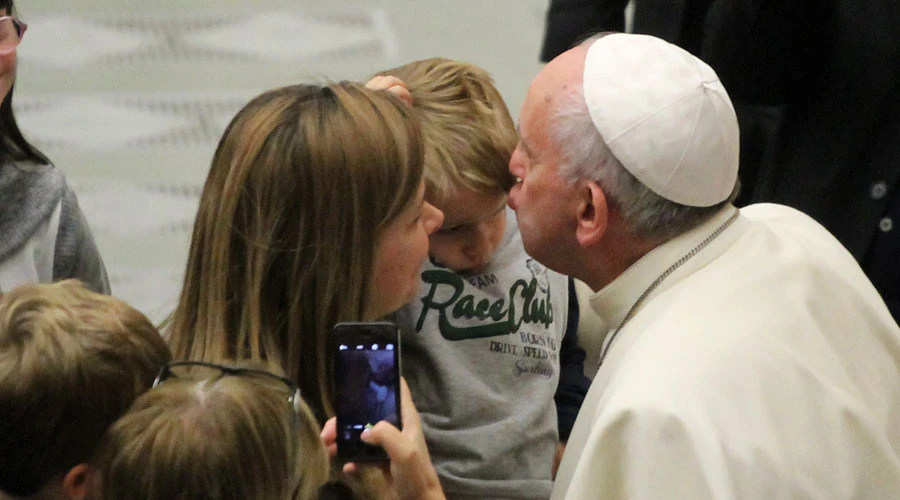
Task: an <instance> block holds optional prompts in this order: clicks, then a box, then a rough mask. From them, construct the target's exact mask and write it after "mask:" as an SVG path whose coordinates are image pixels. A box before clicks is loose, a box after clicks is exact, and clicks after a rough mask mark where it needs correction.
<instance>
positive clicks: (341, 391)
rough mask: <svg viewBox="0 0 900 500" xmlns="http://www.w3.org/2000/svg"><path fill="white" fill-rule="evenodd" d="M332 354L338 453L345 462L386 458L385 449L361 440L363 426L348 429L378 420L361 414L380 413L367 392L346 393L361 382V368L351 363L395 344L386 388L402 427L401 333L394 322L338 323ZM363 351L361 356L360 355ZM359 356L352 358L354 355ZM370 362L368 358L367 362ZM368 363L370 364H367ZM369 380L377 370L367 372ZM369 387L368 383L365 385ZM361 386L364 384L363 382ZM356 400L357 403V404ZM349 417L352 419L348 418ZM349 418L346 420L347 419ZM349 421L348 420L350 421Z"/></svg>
mask: <svg viewBox="0 0 900 500" xmlns="http://www.w3.org/2000/svg"><path fill="white" fill-rule="evenodd" d="M332 338H333V340H334V342H333V344H332V356H333V357H334V359H333V365H332V366H333V367H334V370H335V373H334V380H335V401H333V403H334V407H335V409H336V413H337V416H338V419H337V447H338V453H337V456H338V458H339V459H340V460H342V461H344V462H366V461H385V460H388V456H387V454H386V453H385V451H384V449H383V448H381V447H380V446H372V445H368V444H365V443H363V442H362V441H361V440H360V439H359V433H360V432H362V429H353V430H349V429H346V427H347V426H348V425H350V426H359V425H363V423H366V424H373V425H374V424H375V423H377V422H368V421H365V419H364V418H362V417H360V416H359V413H366V414H371V413H373V412H374V413H378V412H377V411H375V410H374V408H373V406H372V405H371V404H366V399H367V398H366V397H365V395H364V394H361V393H359V394H358V393H355V390H354V391H353V392H354V393H353V394H347V393H345V391H348V389H347V386H348V385H353V384H354V383H357V384H359V383H360V381H361V380H362V377H363V375H362V372H361V371H360V370H359V369H354V368H358V367H354V366H349V365H350V364H352V363H356V364H359V363H360V362H361V361H360V360H361V359H365V360H368V356H369V355H371V353H376V354H377V355H378V356H384V354H385V353H387V352H389V351H372V350H371V349H370V347H371V346H373V345H375V344H377V345H384V344H386V343H389V342H390V343H393V345H394V346H396V347H395V348H394V350H393V353H392V354H393V363H392V364H391V365H392V366H391V367H390V368H389V370H390V374H389V375H388V377H389V378H390V379H392V381H391V383H390V384H389V385H387V386H384V387H386V391H388V392H389V393H390V392H393V405H394V412H395V413H396V424H397V426H398V427H399V428H402V419H401V417H400V375H401V364H400V363H401V361H400V359H401V355H400V335H399V331H398V329H397V326H396V325H395V324H394V323H391V322H384V321H379V322H346V323H338V324H337V325H335V326H334V329H333V331H332ZM341 345H345V346H347V347H348V348H347V350H345V351H341V350H340V346H341ZM357 345H363V346H365V348H364V349H362V350H355V348H356V346H357ZM359 353H362V357H360V354H359ZM353 356H356V358H354V359H353V360H352V362H351V361H348V359H350V358H351V357H353ZM366 362H367V363H368V361H366ZM367 366H368V365H367ZM365 376H366V377H368V378H367V380H369V379H371V377H373V376H374V372H372V371H369V372H367V373H366V375H365ZM365 387H368V386H365ZM360 389H363V386H362V385H360ZM354 402H355V404H354ZM348 417H349V418H348ZM345 418H347V420H345ZM348 420H349V421H348Z"/></svg>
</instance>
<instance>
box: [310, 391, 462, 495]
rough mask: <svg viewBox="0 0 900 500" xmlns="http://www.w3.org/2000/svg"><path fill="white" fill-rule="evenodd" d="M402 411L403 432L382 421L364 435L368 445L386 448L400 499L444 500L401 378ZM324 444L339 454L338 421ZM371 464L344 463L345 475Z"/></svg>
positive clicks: (328, 425)
mask: <svg viewBox="0 0 900 500" xmlns="http://www.w3.org/2000/svg"><path fill="white" fill-rule="evenodd" d="M400 406H401V408H400V411H401V413H402V415H403V430H402V431H401V430H399V429H397V428H396V427H394V426H393V425H391V424H390V423H388V422H385V421H381V422H378V423H377V424H375V426H374V427H373V428H371V429H368V430H365V431H363V433H362V436H361V438H362V440H363V442H365V443H367V444H372V445H377V446H381V447H382V448H384V450H385V451H386V452H387V454H388V457H390V459H391V463H390V471H389V475H390V477H389V478H388V479H389V482H390V483H391V485H392V487H393V489H394V491H395V492H396V494H397V498H399V499H400V500H444V499H445V498H446V497H445V496H444V492H443V490H442V489H441V483H440V482H439V481H438V477H437V472H435V470H434V466H433V465H432V464H431V456H430V455H429V454H428V447H427V446H426V444H425V435H424V434H423V433H422V421H421V418H420V417H419V412H418V410H416V407H415V405H414V404H413V401H412V396H411V394H410V392H409V386H407V385H406V380H405V379H402V378H401V379H400ZM321 438H322V442H323V443H324V444H325V446H326V448H327V449H328V454H329V456H335V455H336V454H337V444H336V441H337V422H336V419H334V418H332V419H330V420H328V422H326V423H325V427H324V428H323V429H322V434H321ZM366 466H370V465H369V464H363V463H360V464H356V463H354V462H348V463H346V464H344V472H347V473H353V472H354V471H356V470H357V468H358V467H366Z"/></svg>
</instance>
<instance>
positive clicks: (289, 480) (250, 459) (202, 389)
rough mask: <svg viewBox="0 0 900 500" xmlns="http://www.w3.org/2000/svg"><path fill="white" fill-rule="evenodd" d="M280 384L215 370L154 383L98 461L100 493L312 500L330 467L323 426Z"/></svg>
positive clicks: (113, 498)
mask: <svg viewBox="0 0 900 500" xmlns="http://www.w3.org/2000/svg"><path fill="white" fill-rule="evenodd" d="M275 382H276V384H275V385H276V386H277V382H278V381H275ZM276 386H273V385H272V382H271V381H266V380H265V379H262V378H259V377H250V376H242V375H225V376H221V375H219V376H213V377H210V378H206V379H203V380H193V379H171V380H167V381H165V382H163V383H161V384H160V385H159V386H157V387H155V388H153V389H152V390H150V391H149V392H147V393H146V394H144V395H143V396H141V397H140V398H138V400H137V401H135V403H134V405H133V406H132V407H131V409H130V410H129V411H128V413H127V414H126V415H125V416H123V417H122V418H121V419H120V420H119V421H118V422H116V423H115V424H114V425H113V426H111V427H110V429H109V431H108V432H107V435H106V438H105V439H104V443H103V446H102V448H101V450H100V452H99V454H98V458H97V461H96V464H97V467H98V468H99V469H100V478H101V479H100V487H99V489H100V491H101V492H102V498H104V499H109V500H169V499H173V498H178V499H181V500H199V499H207V498H215V499H217V500H230V499H232V500H254V499H259V500H307V499H313V498H315V497H316V492H317V490H318V488H319V486H320V485H322V484H323V483H325V481H326V480H327V477H328V473H329V461H328V457H327V455H326V453H325V448H324V446H323V445H322V443H321V441H320V440H319V426H318V424H317V423H316V421H315V419H314V417H313V416H312V413H311V412H310V410H309V407H308V406H307V405H306V403H304V402H303V401H302V400H301V401H297V402H296V403H297V404H294V405H292V403H293V402H292V403H289V401H288V398H289V394H287V393H286V392H285V390H284V388H283V387H281V388H279V387H276Z"/></svg>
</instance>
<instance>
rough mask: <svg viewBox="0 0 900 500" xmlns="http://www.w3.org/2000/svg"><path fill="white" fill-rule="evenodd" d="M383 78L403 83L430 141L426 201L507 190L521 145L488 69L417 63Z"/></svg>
mask: <svg viewBox="0 0 900 500" xmlns="http://www.w3.org/2000/svg"><path fill="white" fill-rule="evenodd" d="M379 74H380V75H389V76H396V77H398V78H400V79H401V80H403V82H404V83H405V84H406V86H407V88H408V89H409V92H410V94H411V96H412V101H413V107H414V108H415V109H416V111H417V112H418V115H419V117H420V122H421V126H422V135H423V136H424V139H425V182H426V198H427V199H428V200H429V201H432V202H436V203H443V202H444V201H446V199H447V197H448V196H451V195H452V194H453V193H454V192H456V191H457V190H460V189H462V190H469V191H476V192H506V191H508V190H509V189H510V188H511V187H512V185H513V184H514V182H515V178H514V177H513V176H512V174H510V173H509V158H510V156H512V152H513V150H514V149H515V148H516V143H517V142H518V134H517V133H516V127H515V124H514V123H513V120H512V117H510V114H509V110H508V109H507V107H506V104H505V103H504V102H503V98H502V97H501V96H500V92H499V91H498V90H497V88H496V87H495V86H494V82H493V79H492V78H491V77H490V75H489V74H488V73H487V72H486V71H484V70H483V69H481V68H479V67H477V66H474V65H471V64H468V63H464V62H459V61H453V60H449V59H442V58H431V59H424V60H421V61H414V62H411V63H409V64H405V65H403V66H400V67H397V68H393V69H389V70H387V71H383V72H381V73H379Z"/></svg>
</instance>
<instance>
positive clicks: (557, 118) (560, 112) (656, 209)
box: [550, 38, 740, 241]
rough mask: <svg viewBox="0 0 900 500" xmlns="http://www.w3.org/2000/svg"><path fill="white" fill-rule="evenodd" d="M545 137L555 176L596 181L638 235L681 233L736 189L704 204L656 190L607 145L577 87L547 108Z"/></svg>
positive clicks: (662, 236)
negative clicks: (556, 163)
mask: <svg viewBox="0 0 900 500" xmlns="http://www.w3.org/2000/svg"><path fill="white" fill-rule="evenodd" d="M595 40H596V38H594V39H590V40H588V41H587V42H585V43H592V42H593V41H595ZM550 141H551V143H552V144H553V146H554V147H555V148H556V150H557V151H559V153H560V156H561V158H562V164H561V165H560V167H559V173H560V175H561V176H562V177H563V178H564V179H566V180H567V181H568V182H569V183H575V182H576V181H578V180H580V179H585V180H591V181H594V182H596V183H597V184H599V185H600V187H601V188H603V193H604V194H605V195H606V198H607V200H609V202H610V204H611V205H612V206H613V207H615V208H617V209H618V210H619V212H620V214H621V216H622V218H623V219H624V221H625V223H626V224H627V225H628V226H629V228H630V229H631V230H632V231H634V233H635V234H637V235H638V236H641V237H643V238H647V239H653V240H661V241H666V240H669V239H671V238H674V237H675V236H678V235H679V234H682V233H684V232H687V231H689V230H691V229H693V228H695V227H697V226H699V225H700V224H702V223H703V222H704V221H706V220H707V219H709V218H710V217H712V216H713V215H714V214H715V213H716V212H718V211H719V210H720V209H721V208H722V207H724V206H725V205H727V204H729V203H731V202H732V201H734V199H735V198H736V197H737V194H738V191H739V190H740V181H736V182H735V186H734V190H733V191H732V193H731V196H729V197H728V199H726V200H725V201H723V202H721V203H718V204H716V205H713V206H710V207H691V206H687V205H681V204H679V203H675V202H673V201H670V200H667V199H665V198H663V197H662V196H660V195H658V194H656V193H655V192H653V191H652V190H651V189H650V188H648V187H647V186H645V185H644V184H643V183H642V182H641V181H639V180H637V178H635V177H634V175H632V174H631V172H629V171H628V170H627V169H625V167H624V166H623V165H622V163H621V162H620V161H619V159H618V158H616V156H615V154H613V152H612V151H611V150H610V149H609V147H608V146H607V144H606V140H605V139H604V138H603V136H602V135H601V134H600V132H598V131H597V128H596V127H595V126H594V122H593V121H592V120H591V115H590V112H589V111H588V109H587V104H586V103H585V99H584V90H583V89H582V87H581V86H580V85H577V86H575V88H573V89H572V90H570V91H569V92H567V93H566V94H565V95H564V96H562V97H561V98H560V100H559V103H558V104H557V106H556V108H555V109H554V110H552V111H551V113H550Z"/></svg>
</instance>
